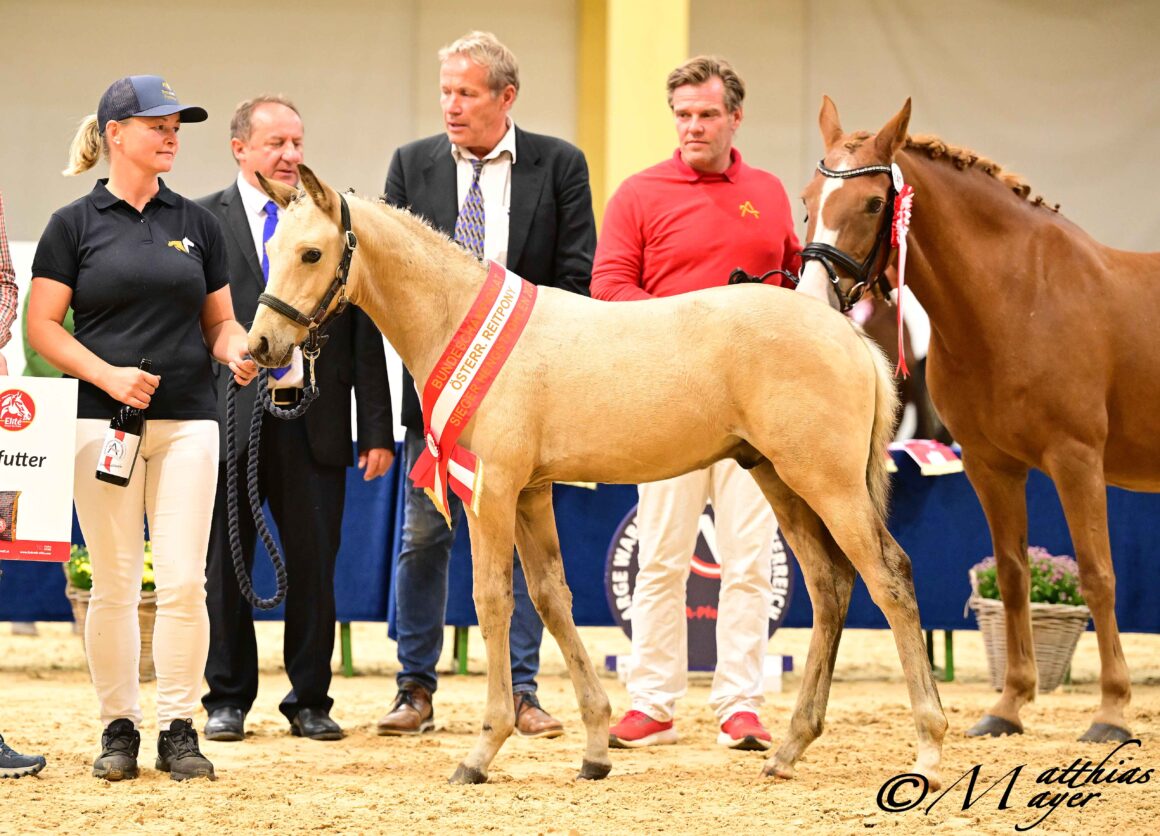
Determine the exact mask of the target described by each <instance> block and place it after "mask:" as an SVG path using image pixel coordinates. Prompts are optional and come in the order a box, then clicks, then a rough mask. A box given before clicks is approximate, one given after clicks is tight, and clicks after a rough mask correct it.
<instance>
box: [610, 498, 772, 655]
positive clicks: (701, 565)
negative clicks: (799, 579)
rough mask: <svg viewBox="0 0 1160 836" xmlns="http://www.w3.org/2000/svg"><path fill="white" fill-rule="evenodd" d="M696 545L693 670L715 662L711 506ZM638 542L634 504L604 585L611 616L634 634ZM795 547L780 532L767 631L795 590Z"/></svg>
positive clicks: (690, 606) (690, 590) (716, 581)
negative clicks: (633, 605) (793, 550)
mask: <svg viewBox="0 0 1160 836" xmlns="http://www.w3.org/2000/svg"><path fill="white" fill-rule="evenodd" d="M699 528H700V533H699V534H698V535H697V547H696V549H695V550H694V551H693V554H692V555H690V556H689V561H690V572H689V580H688V583H687V584H686V587H685V589H686V598H685V617H686V618H687V619H688V622H689V626H688V639H689V670H713V669H714V668H715V667H716V666H717V601H718V598H719V593H720V591H721V564H720V563H719V562H718V560H717V534H716V530H715V529H714V527H713V509H712V506H711V505H707V506H706V507H705V510H704V511H703V512H702V513H701V519H700V525H699ZM639 552H640V542H639V538H638V535H637V530H636V507H635V506H634V507H633V508H632V510H630V511H629V512H628V515H627V516H625V518H624V520H622V521H621V523H620V525H619V526H617V529H616V533H615V534H614V535H613V537H612V542H611V543H610V544H609V547H608V559H607V561H606V563H605V567H604V589H605V593H606V594H607V596H608V608H609V609H610V610H611V611H612V617H613V619H615V620H616V623H617V624H619V625H620V627H621V629H622V630H624V632H625V633H627V634H628V636H629V637H630V638H631V637H632V593H633V590H634V589H635V588H636V573H637V570H638V568H639V563H638V556H639ZM792 554H793V552H791V551H790V549H789V546H788V545H787V544H786V542H785V540H784V539H782V536H781V532H780V531H778V532H776V533H775V535H774V538H773V554H772V559H771V560H770V580H771V581H772V584H773V600H772V602H771V604H770V609H769V635H770V636H772V635H773V633H774V631H775V630H777V628H778V627H779V626H781V623H782V621H783V620H784V619H785V614H786V612H787V611H788V610H789V603H790V600H791V597H792V594H793V571H792V567H791V565H790V557H791V556H792Z"/></svg>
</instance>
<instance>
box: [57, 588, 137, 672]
mask: <svg viewBox="0 0 1160 836" xmlns="http://www.w3.org/2000/svg"><path fill="white" fill-rule="evenodd" d="M64 594H65V595H67V596H68V600H69V603H70V604H72V611H73V620H75V621H76V623H77V624H78V625H79V626H80V628H81V630H80V633H81V642H82V643H83V642H84V640H85V630H84V626H85V619H86V618H87V617H88V614H89V598H91V597H92V594H93V593H92V592H91V591H90V590H87V589H77V587H75V586H73V585H72V584H71V583H70V584H67V585H66V586H65V590H64ZM137 620H138V622H139V623H140V625H141V661H140V663H139V664H138V666H137V671H138V674H139V676H140V679H141V681H142V682H152V681H153V680H154V679H156V678H157V671H156V669H155V668H154V667H153V625H154V624H155V623H156V621H157V593H156V592H144V591H143V592H142V593H141V603H140V604H138V605H137Z"/></svg>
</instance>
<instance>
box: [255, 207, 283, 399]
mask: <svg viewBox="0 0 1160 836" xmlns="http://www.w3.org/2000/svg"><path fill="white" fill-rule="evenodd" d="M265 209H266V223H265V225H264V226H263V227H262V281H263V282H268V281H270V257H269V256H268V255H266V242H267V241H269V240H270V238H272V237H273V235H274V229H275V228H276V227H277V226H278V204H277V203H275V202H274V201H272V200H267V201H266V206H265ZM288 371H290V367H289V366H280V367H278V368H276V369H270V374H272V375H274V379H275V380H281V379H282V377H283V375H285V374H286V372H288Z"/></svg>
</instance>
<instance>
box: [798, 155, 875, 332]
mask: <svg viewBox="0 0 1160 836" xmlns="http://www.w3.org/2000/svg"><path fill="white" fill-rule="evenodd" d="M818 171H820V172H821V173H822V175H823V176H825V177H834V178H837V179H839V180H848V179H850V178H851V177H863V176H865V175H868V174H885V175H886V176H887V177H888V178H890V186H889V188H888V189H887V190H886V203H885V204H884V206H883V210H882V225H881V226H879V227H878V235H877V236H876V237H875V238H874V246H873V248H871V250H870V254H869V255H867V256H866V260H865V261H863V262H862V263H861V264H859V263H858V262H857V261H855V260H854V258H853V257H852V256H851V255H849V254H848V253H845V252H843V251H842V250H839V249H838V248H837V247H835V246H832V245H831V244H822V243H819V242H817V241H811V242H810V243H808V244H806V245H805V246H804V247H802V268H803V270H804V268H805V265H806V262H807V261H819V262H821V264H822V266H823V267H824V268H826V273H827V275H829V277H830V284H831V285H833V288H834V293H835V294H837V296H838V304H839V305H841V309H842V313H845V312H846V311H848V310H850V308H852V307H853V306H854V303H855V302H857V301H858V300H859V299H861V298H862V294H864V293H865V292H866V290H867V288H869V287H871V286H877V287H878V289H879V291H881V293H882V295H883V296H885V297H887V298H889V294H890V282H889V281H888V280H887V279H886V273H885V271H886V262H887V260H888V258H887V259H883V261H882V267H881V268H880V269H879V270H878V273H877V275H876V276H874V277H873V278H871V273H873V271H874V267H875V264H876V263H877V261H878V253H879V250H881V249H883V248H884V245H885V250H886V254H887V257H889V254H890V224H891V219H892V217H893V210H894V197H895V195H896V194H897V192H896V191H895V189H894V177H893V171H892V169H891V167H890V166H888V165H864V166H862V167H861V168H851V169H849V170H848V171H837V170H835V169H832V168H826V163H825V160H821V161H819V162H818ZM835 263H837V265H838V267H841V268H842V269H843V270H845V271H846V272H847V273H849V274H850V275H851V276H852V277H853V278H854V280H855V281H854V285H853V286H852V287H851V288H850V290H849V292H848V293H843V292H842V288H841V285H840V284H839V279H838V271H837V269H836V268H835V266H834V265H835Z"/></svg>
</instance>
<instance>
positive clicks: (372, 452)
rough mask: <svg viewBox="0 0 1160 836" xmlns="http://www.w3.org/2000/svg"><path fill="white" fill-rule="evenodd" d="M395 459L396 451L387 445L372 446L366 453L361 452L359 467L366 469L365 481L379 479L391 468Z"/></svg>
mask: <svg viewBox="0 0 1160 836" xmlns="http://www.w3.org/2000/svg"><path fill="white" fill-rule="evenodd" d="M394 461H395V452H394V451H393V450H388V449H387V448H386V447H372V448H371V449H369V450H367V451H366V452H365V453H359V456H358V469H359V470H362V471H364V473H363V481H364V482H369V481H370V480H371V479H377V478H379V477H380V476H382V475H384V474H385V473H386V472H387V471H388V470H390V469H391V464H392V463H393V462H394Z"/></svg>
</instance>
